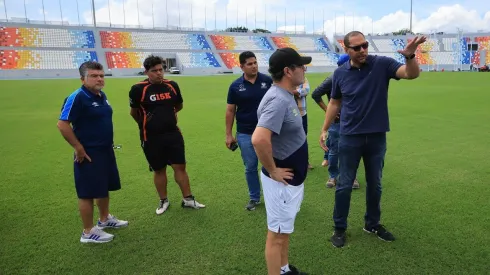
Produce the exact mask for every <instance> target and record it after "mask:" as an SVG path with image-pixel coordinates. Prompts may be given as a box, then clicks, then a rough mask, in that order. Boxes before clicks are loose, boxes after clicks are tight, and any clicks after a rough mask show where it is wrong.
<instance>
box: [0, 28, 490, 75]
mask: <svg viewBox="0 0 490 275" xmlns="http://www.w3.org/2000/svg"><path fill="white" fill-rule="evenodd" d="M366 39H367V40H368V41H369V42H370V46H369V52H370V54H375V55H384V56H390V57H393V58H395V59H397V60H398V61H400V62H402V63H403V62H404V58H403V56H401V55H400V54H398V53H397V50H400V49H403V48H404V47H405V46H406V45H407V43H408V42H409V41H410V39H413V36H394V35H386V36H369V35H368V36H366ZM332 41H333V43H331V42H330V40H329V39H328V38H327V37H324V36H321V35H313V34H311V35H307V34H298V35H296V34H283V33H281V34H276V33H272V34H270V33H226V32H204V31H176V30H147V29H121V28H100V27H97V28H95V27H88V26H87V27H82V26H60V25H38V24H26V23H13V22H2V23H1V25H0V70H2V71H3V72H2V75H0V77H1V78H6V77H7V78H8V77H11V76H14V75H16V71H19V73H17V75H22V76H25V75H30V76H32V75H35V74H38V75H44V76H47V75H49V76H54V75H56V76H66V75H71V76H75V75H76V74H77V71H76V69H77V68H78V67H79V66H80V64H81V63H83V62H85V61H88V60H96V61H99V62H101V63H102V64H103V65H104V66H105V67H106V68H107V69H111V70H113V71H115V72H116V74H115V75H136V73H137V72H141V70H142V69H143V64H142V63H143V60H144V58H145V57H146V56H147V55H149V54H152V53H154V54H159V55H161V56H163V57H164V58H167V59H174V60H175V64H173V65H172V66H177V67H178V68H179V69H180V70H181V71H182V72H183V73H186V74H193V73H196V74H213V73H219V72H230V71H233V72H240V70H239V67H240V64H239V61H238V55H239V53H240V52H242V51H245V50H251V51H254V52H255V54H256V56H257V59H258V62H259V66H262V70H264V69H266V66H267V63H268V59H269V57H270V55H271V54H272V53H273V51H274V50H276V49H278V48H283V47H292V48H294V49H296V50H297V51H298V52H299V53H300V54H302V55H310V56H312V57H313V61H312V63H311V64H310V65H309V66H308V71H309V72H315V71H318V72H325V71H332V70H334V69H335V68H336V62H337V59H338V56H339V53H338V52H336V51H335V49H336V48H337V49H340V52H342V51H343V36H335V37H334V39H333V40H332ZM334 45H335V47H334ZM470 45H472V47H474V45H478V49H477V50H474V48H473V49H471V50H470ZM416 56H417V57H416V58H417V60H418V61H419V62H420V64H421V66H422V68H423V69H424V70H439V69H442V68H447V69H454V70H455V69H467V68H469V66H470V64H472V65H473V66H480V65H483V64H485V63H490V35H489V34H485V33H478V34H465V35H464V36H459V35H458V34H441V35H430V37H429V40H428V41H427V42H426V43H425V44H423V45H422V46H421V47H420V48H419V49H418V50H417V52H416ZM27 70H28V72H27ZM21 71H22V72H21Z"/></svg>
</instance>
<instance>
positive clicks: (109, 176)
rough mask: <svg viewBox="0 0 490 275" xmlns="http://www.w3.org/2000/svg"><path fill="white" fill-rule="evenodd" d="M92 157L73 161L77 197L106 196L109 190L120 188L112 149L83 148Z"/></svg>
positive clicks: (94, 197)
mask: <svg viewBox="0 0 490 275" xmlns="http://www.w3.org/2000/svg"><path fill="white" fill-rule="evenodd" d="M85 152H86V153H87V155H88V156H89V157H90V158H91V159H92V162H89V161H88V160H87V159H85V160H84V161H83V162H82V163H77V162H75V163H74V175H75V189H76V191H77V196H78V198H79V199H97V198H107V197H108V196H109V191H116V190H119V189H121V181H120V179H119V171H118V169H117V163H116V156H115V155H114V149H113V148H112V146H111V147H109V148H85Z"/></svg>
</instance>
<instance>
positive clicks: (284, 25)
mask: <svg viewBox="0 0 490 275" xmlns="http://www.w3.org/2000/svg"><path fill="white" fill-rule="evenodd" d="M99 1H100V5H98V6H99V7H100V8H99V9H97V10H96V18H97V21H98V22H101V23H102V22H104V23H109V9H108V6H107V1H105V0H104V1H102V0H98V1H97V2H99ZM286 2H287V1H286V0H247V1H241V0H228V1H227V2H226V4H221V3H222V1H219V2H218V0H124V1H117V2H116V0H110V11H111V13H110V15H111V20H110V21H111V23H112V24H117V25H122V24H124V23H126V25H142V26H146V27H152V26H153V24H154V25H155V26H156V27H165V26H166V25H167V22H168V24H169V25H170V26H179V22H180V26H181V27H184V28H190V27H194V28H204V27H205V26H206V27H207V29H208V30H212V29H214V27H215V24H216V26H217V28H218V29H224V28H225V27H226V26H228V27H231V26H236V25H237V24H238V25H239V26H245V25H246V26H247V27H248V28H249V29H252V28H255V27H257V28H263V27H266V28H267V29H269V30H271V31H275V30H276V25H277V29H278V30H279V31H285V30H286V31H293V32H294V30H295V29H296V31H298V32H303V31H305V30H306V31H308V32H311V31H312V27H313V26H312V25H313V24H312V19H313V18H312V17H313V16H312V15H313V14H312V12H313V11H311V10H310V11H307V12H306V15H305V14H304V11H303V10H302V9H297V8H294V7H291V6H290V5H287V3H286ZM123 4H124V6H123ZM344 4H345V3H343V1H340V2H339V1H337V2H331V3H330V2H329V5H330V6H329V8H331V9H327V8H325V9H324V8H323V7H318V8H317V9H315V10H314V12H315V15H314V19H315V20H313V21H315V23H314V24H315V25H314V27H315V28H316V29H315V30H314V31H315V32H321V31H323V30H325V32H326V34H327V36H328V37H332V35H333V34H334V32H336V33H344V31H345V32H349V31H351V30H360V31H362V32H364V33H372V32H374V33H387V32H393V31H398V30H400V29H403V28H408V27H409V23H410V14H409V13H408V12H405V11H402V10H399V11H396V12H393V13H390V14H387V15H385V16H383V17H381V18H380V19H377V20H374V21H373V20H372V18H371V17H369V16H359V15H356V14H349V13H347V14H346V16H345V17H344V14H343V13H340V9H341V8H342V6H343V5H344ZM152 5H153V11H152ZM166 7H168V11H167V9H166ZM191 7H192V12H191ZM123 8H124V9H123ZM179 9H180V16H179ZM332 9H334V10H335V11H337V12H338V13H337V16H336V17H334V18H332V17H333V16H332V14H331V13H332V12H333V10H332ZM123 10H125V12H123ZM137 10H139V18H138V13H137ZM285 10H286V12H287V14H286V20H287V22H284V20H285V14H284V11H285ZM323 11H327V13H329V16H328V15H327V16H326V17H325V19H327V18H328V19H327V20H325V21H324V22H323V25H322V12H323ZM167 15H168V16H167ZM179 17H180V20H179ZM295 17H296V27H295V26H294V25H295V19H294V18H295ZM84 18H85V21H86V22H92V15H91V11H87V12H85V13H84ZM215 18H216V23H215ZM276 18H277V20H276ZM205 19H206V21H205ZM138 20H139V22H138ZM305 21H307V22H305ZM265 23H267V25H265ZM305 23H306V26H305ZM255 24H256V25H255ZM457 28H461V29H463V30H464V31H466V32H476V31H478V30H480V29H485V30H487V31H490V11H488V12H486V13H485V14H484V15H482V14H481V13H479V11H477V10H475V9H468V8H465V7H463V6H462V5H459V4H456V5H452V6H441V7H439V8H438V9H437V10H435V11H433V12H432V13H430V14H429V15H428V16H427V17H425V18H419V17H418V16H417V14H414V16H413V31H414V32H430V31H431V30H437V31H443V32H456V31H457Z"/></svg>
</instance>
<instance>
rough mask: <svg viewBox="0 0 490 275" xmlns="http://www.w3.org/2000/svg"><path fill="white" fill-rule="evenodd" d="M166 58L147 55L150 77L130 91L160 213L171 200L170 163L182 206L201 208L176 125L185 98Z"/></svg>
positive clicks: (146, 71)
mask: <svg viewBox="0 0 490 275" xmlns="http://www.w3.org/2000/svg"><path fill="white" fill-rule="evenodd" d="M163 65H164V61H163V59H162V58H161V57H159V56H153V55H150V56H148V57H147V58H146V59H145V61H144V62H143V66H144V67H145V73H146V75H147V76H148V78H147V79H145V80H143V81H141V82H139V83H137V84H135V85H133V86H132V87H131V90H130V92H129V100H130V107H131V116H132V117H133V118H134V120H135V121H136V122H137V123H138V126H139V129H140V139H141V146H142V147H143V152H144V153H145V157H146V160H147V161H148V163H149V165H150V169H151V170H152V171H154V183H155V187H156V189H157V192H158V195H159V197H160V203H159V205H158V207H157V209H156V213H157V215H160V214H163V213H164V212H165V211H166V210H167V208H168V207H169V205H170V203H169V200H168V197H167V165H170V166H172V169H173V170H174V175H175V181H176V182H177V184H178V185H179V187H180V190H181V192H182V196H183V197H184V198H183V199H182V202H181V206H182V207H189V208H194V209H199V208H203V207H205V205H203V204H201V203H199V202H197V201H196V200H195V199H194V196H193V195H192V192H191V187H190V185H189V176H188V175H187V171H186V160H185V149H184V138H183V136H182V133H181V132H180V129H179V127H178V126H177V112H179V111H180V110H182V108H183V104H182V103H183V99H182V95H181V93H180V89H179V86H178V85H177V83H176V82H175V81H172V80H168V79H165V78H164V74H163Z"/></svg>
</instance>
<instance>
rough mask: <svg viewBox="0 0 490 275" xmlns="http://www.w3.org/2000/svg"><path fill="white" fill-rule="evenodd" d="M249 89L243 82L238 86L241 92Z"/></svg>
mask: <svg viewBox="0 0 490 275" xmlns="http://www.w3.org/2000/svg"><path fill="white" fill-rule="evenodd" d="M246 90H247V89H245V86H243V84H240V86H238V91H240V92H243V91H246Z"/></svg>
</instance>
